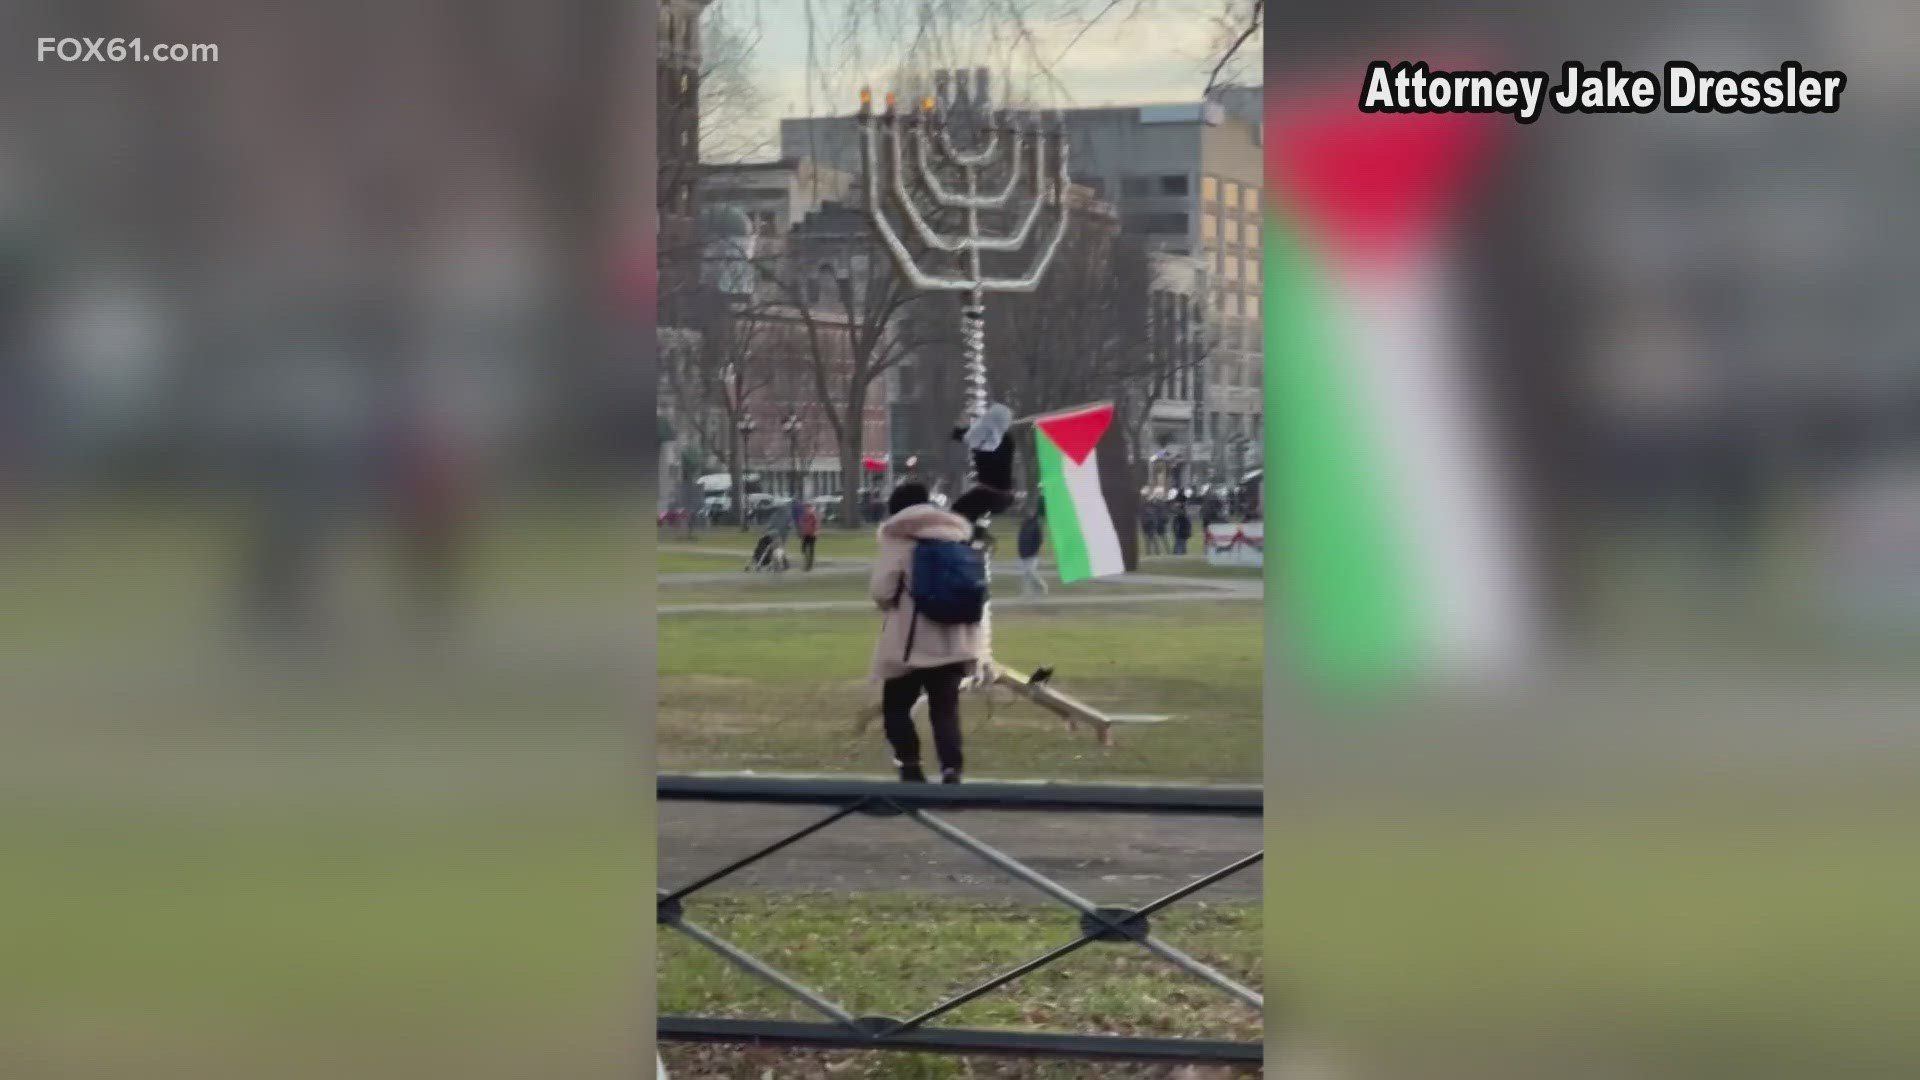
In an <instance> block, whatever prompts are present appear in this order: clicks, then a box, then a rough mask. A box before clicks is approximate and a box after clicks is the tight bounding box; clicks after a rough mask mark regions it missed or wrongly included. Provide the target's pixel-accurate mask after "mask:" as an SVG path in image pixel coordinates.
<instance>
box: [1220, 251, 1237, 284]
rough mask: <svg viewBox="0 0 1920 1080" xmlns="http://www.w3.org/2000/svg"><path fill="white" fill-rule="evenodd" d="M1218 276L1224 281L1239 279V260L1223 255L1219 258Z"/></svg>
mask: <svg viewBox="0 0 1920 1080" xmlns="http://www.w3.org/2000/svg"><path fill="white" fill-rule="evenodd" d="M1220 277H1221V278H1222V279H1224V280H1226V281H1239V280H1240V260H1239V259H1229V258H1226V257H1225V256H1224V255H1223V256H1222V257H1221V259H1220Z"/></svg>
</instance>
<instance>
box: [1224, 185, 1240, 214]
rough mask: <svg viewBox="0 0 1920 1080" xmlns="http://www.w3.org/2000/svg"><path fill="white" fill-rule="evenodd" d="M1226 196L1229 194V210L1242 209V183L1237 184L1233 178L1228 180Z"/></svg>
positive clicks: (1227, 200)
mask: <svg viewBox="0 0 1920 1080" xmlns="http://www.w3.org/2000/svg"><path fill="white" fill-rule="evenodd" d="M1226 196H1227V197H1226V203H1227V209H1229V210H1238V209H1240V185H1239V184H1236V183H1234V182H1233V181H1231V180H1229V181H1227V191H1226Z"/></svg>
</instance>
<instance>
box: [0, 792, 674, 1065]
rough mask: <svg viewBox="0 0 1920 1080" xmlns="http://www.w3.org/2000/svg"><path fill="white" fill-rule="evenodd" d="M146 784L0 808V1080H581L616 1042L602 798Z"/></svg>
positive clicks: (624, 828) (619, 927)
mask: <svg viewBox="0 0 1920 1080" xmlns="http://www.w3.org/2000/svg"><path fill="white" fill-rule="evenodd" d="M287 764H289V765H292V766H293V771H292V772H291V773H289V774H288V775H294V774H297V775H299V776H301V777H303V778H304V779H305V780H306V781H312V780H314V778H315V775H316V773H317V772H321V771H324V768H325V767H324V766H316V765H314V764H312V763H311V762H308V763H299V762H298V759H289V760H288V762H287ZM160 771H161V770H160V769H158V768H150V769H149V770H147V771H146V773H145V775H144V778H143V780H142V781H140V782H139V783H138V784H136V785H134V786H136V787H139V788H140V789H141V793H140V794H137V795H134V794H128V793H126V792H116V791H114V790H112V787H111V785H93V786H92V787H93V793H92V794H91V795H85V796H83V795H81V794H79V793H78V792H77V791H76V790H75V789H73V788H67V789H60V790H57V791H56V789H52V788H46V789H44V791H43V793H42V794H39V795H35V796H31V797H29V796H27V795H25V794H24V793H18V794H16V793H14V792H13V791H12V790H11V789H10V790H9V792H8V794H7V795H6V796H4V797H0V848H4V850H6V852H7V861H8V875H7V879H8V881H7V884H6V886H5V887H4V889H0V911H4V912H5V921H6V925H7V930H6V932H5V933H4V934H0V966H4V968H5V970H6V971H7V975H8V977H7V978H6V979H5V980H4V982H3V984H0V1017H3V1018H4V1019H0V1061H4V1062H5V1063H6V1068H5V1070H4V1071H5V1072H6V1073H7V1074H8V1075H17V1076H86V1077H123V1076H124V1077H129V1078H132V1077H163V1078H170V1077H200V1078H206V1080H252V1078H254V1077H260V1076H268V1075H271V1076H283V1077H295V1078H301V1080H306V1078H312V1080H321V1078H323V1077H338V1076H349V1075H351V1076H362V1077H369V1078H372V1080H387V1078H392V1080H399V1078H401V1077H405V1076H428V1075H434V1076H439V1075H461V1076H469V1077H489V1078H496V1077H497V1078H499V1080H508V1078H510V1077H516V1076H525V1075H529V1073H530V1071H531V1070H533V1069H534V1067H535V1064H534V1063H536V1062H539V1063H541V1066H542V1067H546V1068H553V1069H555V1070H556V1071H557V1072H559V1073H561V1074H566V1075H591V1074H592V1070H593V1069H594V1068H596V1067H598V1066H597V1065H596V1064H595V1063H596V1062H597V1061H603V1060H605V1058H606V1056H607V1052H608V1049H609V1048H610V1047H613V1046H615V1045H617V1042H618V1040H619V1039H620V1038H621V1036H622V1032H623V1031H624V1030H626V1028H627V1027H628V1025H629V1024H630V1023H631V1019H630V1017H629V1016H627V1015H625V1006H626V1003H627V1002H628V1001H629V1000H630V995H631V987H632V983H633V977H632V972H631V968H630V960H629V959H628V956H627V954H628V951H629V950H628V947H627V946H628V943H631V942H632V941H633V939H634V936H635V933H636V930H635V926H634V918H633V905H634V904H635V903H636V902H638V898H639V896H640V894H642V892H643V891H644V889H645V887H646V882H645V878H646V875H645V873H644V871H643V870H640V869H636V868H637V867H642V866H644V863H643V862H636V861H634V860H636V859H641V860H644V859H645V858H647V857H648V855H649V853H650V848H651V844H650V842H649V841H648V839H647V838H643V837H642V836H641V835H640V834H638V833H637V832H636V831H635V828H634V823H633V822H632V821H631V820H630V814H629V812H628V810H627V804H626V803H625V801H624V800H622V799H621V798H620V797H619V796H618V795H617V791H618V789H617V788H616V787H614V786H613V784H612V781H613V780H616V779H617V777H613V776H609V777H608V778H607V780H608V783H605V784H602V785H600V786H598V788H597V789H592V788H587V789H583V788H581V787H580V786H578V785H577V784H576V785H575V786H574V787H573V789H572V791H571V792H569V791H566V790H564V789H562V788H559V787H558V786H556V787H555V788H554V789H553V790H551V791H548V792H546V793H545V794H536V795H534V797H532V798H514V797H505V796H503V795H502V793H501V787H500V785H499V784H498V783H497V782H496V784H495V786H494V787H493V789H492V791H491V793H488V792H487V791H486V790H485V789H484V788H480V789H476V790H473V791H471V792H469V793H467V794H466V795H465V796H460V797H454V798H446V799H440V800H438V801H436V799H435V798H434V797H432V796H424V797H422V796H415V795H413V794H409V793H406V792H401V793H399V794H393V793H388V794H382V795H371V794H369V792H370V791H371V790H374V789H373V788H370V787H369V786H368V785H366V784H365V783H364V781H363V782H361V783H359V784H357V785H356V784H353V783H352V781H351V780H349V782H348V784H347V785H346V786H343V787H341V788H339V789H338V790H336V791H334V793H333V795H332V796H327V795H323V794H321V792H322V791H323V790H324V787H325V785H324V784H321V785H319V786H316V787H312V788H308V789H307V791H308V793H307V794H306V795H305V796H302V795H299V794H293V793H291V792H289V791H286V790H280V791H265V790H263V791H261V792H260V793H258V794H248V795H234V794H233V793H232V792H231V791H224V790H223V793H221V794H212V793H210V791H211V789H226V788H228V787H229V786H230V785H235V784H238V785H240V787H239V790H245V786H246V785H245V781H246V777H245V776H244V775H243V774H242V771H241V770H240V769H239V768H237V767H236V769H235V771H234V772H232V773H229V774H226V775H225V776H224V777H223V776H220V775H215V774H212V773H209V774H207V775H203V776H201V777H199V785H198V786H199V787H200V790H192V791H185V790H183V791H179V792H177V793H175V794H173V795H171V796H168V795H164V794H161V793H160V791H159V790H158V789H157V788H156V787H152V786H149V785H151V784H152V782H153V780H152V778H153V777H154V776H155V775H156V774H157V773H158V772H160ZM397 775H399V774H391V773H390V776H394V777H397ZM77 781H78V777H76V787H77V786H78V783H77ZM389 782H390V781H389ZM295 786H296V787H302V786H304V785H303V784H296V785H295ZM595 790H597V791H598V792H600V793H604V795H605V796H606V797H605V798H604V799H600V798H599V796H598V795H596V794H595V793H594V791H595ZM349 796H350V797H349Z"/></svg>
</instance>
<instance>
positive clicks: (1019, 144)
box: [859, 75, 1070, 419]
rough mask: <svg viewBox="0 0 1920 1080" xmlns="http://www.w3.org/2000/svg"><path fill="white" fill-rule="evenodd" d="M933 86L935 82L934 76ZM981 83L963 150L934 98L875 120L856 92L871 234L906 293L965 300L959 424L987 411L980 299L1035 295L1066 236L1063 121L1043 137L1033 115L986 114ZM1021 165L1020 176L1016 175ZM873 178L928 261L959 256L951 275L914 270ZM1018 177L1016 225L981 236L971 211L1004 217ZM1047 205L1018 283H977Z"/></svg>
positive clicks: (867, 97) (890, 107) (1023, 241)
mask: <svg viewBox="0 0 1920 1080" xmlns="http://www.w3.org/2000/svg"><path fill="white" fill-rule="evenodd" d="M941 82H942V83H944V82H945V76H944V75H943V76H942V77H941ZM982 83H983V85H982V90H981V93H980V95H979V97H978V98H977V99H976V101H977V102H978V104H977V105H976V106H975V109H974V111H975V112H976V113H977V116H976V117H975V118H976V119H977V120H979V121H980V123H979V124H978V125H977V126H978V127H979V130H980V133H981V137H982V140H983V141H982V142H981V144H980V145H977V146H975V147H974V148H972V149H968V150H962V149H961V148H960V147H958V146H956V145H955V140H954V136H953V125H952V123H951V120H952V119H954V117H952V116H951V115H950V112H951V110H950V108H949V107H948V106H947V105H946V104H945V103H943V102H942V101H940V100H939V99H937V98H935V97H933V96H931V95H929V96H927V97H925V98H922V99H921V101H920V108H919V110H918V111H917V112H911V111H909V112H902V111H901V110H900V109H898V108H897V107H896V105H895V99H894V95H893V94H891V93H889V94H887V96H886V111H885V112H884V113H881V114H880V115H878V116H876V115H874V112H873V93H872V91H871V90H862V91H860V117H859V118H860V147H861V154H862V158H863V160H864V164H865V167H866V180H867V213H868V215H869V216H871V217H872V219H873V227H874V230H875V231H876V232H877V233H879V236H880V240H881V242H882V243H883V244H885V245H886V248H887V253H888V255H889V256H891V257H892V259H893V263H894V266H895V267H896V268H897V269H898V270H899V271H900V274H901V275H902V276H903V277H905V278H906V279H907V281H908V282H909V283H911V284H912V285H913V287H914V288H916V289H928V290H934V291H941V292H963V293H966V294H967V301H966V303H965V304H964V305H962V307H961V308H960V326H961V333H962V340H963V342H964V353H965V364H964V366H963V378H964V380H965V385H966V388H967V416H968V418H969V419H977V418H978V417H979V416H980V414H981V413H983V412H985V411H986V408H987V348H986V343H987V333H986V294H987V293H990V292H1032V291H1033V290H1034V289H1036V288H1038V287H1039V285H1040V279H1041V278H1042V277H1044V276H1045V275H1046V272H1047V267H1048V266H1049V265H1050V264H1051V263H1052V262H1053V256H1054V253H1055V252H1057V251H1059V250H1060V241H1061V240H1062V239H1063V238H1065V236H1066V235H1067V221H1068V219H1069V217H1070V214H1069V213H1068V207H1067V184H1068V180H1067V140H1066V132H1065V125H1064V123H1056V124H1055V125H1054V126H1053V127H1052V128H1051V129H1050V130H1049V129H1047V128H1045V127H1044V126H1043V125H1042V123H1041V122H1040V120H1039V118H1038V117H1037V116H1024V117H1023V116H1021V115H1019V114H1016V113H1013V112H1010V111H1006V110H1001V111H1000V112H998V113H995V112H993V111H991V110H989V109H987V108H986V106H985V102H984V98H985V87H984V77H983V79H982ZM1003 141H1004V144H1005V145H1004V147H1003V145H1002V143H1003ZM882 144H884V154H885V158H884V160H883V159H882V156H881V155H882V152H883V151H882ZM909 156H911V166H910V165H909ZM1029 160H1030V161H1031V172H1030V174H1029V173H1028V172H1027V170H1024V169H1023V168H1022V166H1023V165H1024V164H1026V163H1027V162H1028V161H1029ZM1050 162H1051V168H1049V163H1050ZM1002 164H1004V165H1005V173H1006V176H1005V179H1004V181H1003V182H1002V184H1001V185H1000V187H999V190H998V191H994V192H991V193H989V194H984V195H983V194H981V192H980V180H981V177H982V176H983V175H984V174H987V173H989V172H991V171H994V170H995V169H996V168H998V167H999V166H1001V165H1002ZM882 173H885V174H886V177H887V186H886V190H885V194H886V196H890V198H891V201H892V203H893V205H894V206H895V208H896V209H898V211H899V213H900V217H901V218H902V219H903V220H905V221H906V223H907V227H908V228H909V229H910V230H911V231H912V234H913V237H914V239H915V240H917V241H918V242H919V243H920V245H921V246H923V247H925V248H926V249H928V251H927V253H928V254H934V253H938V254H942V255H955V256H959V257H960V258H958V259H956V260H954V261H955V262H957V263H958V266H957V268H956V269H954V270H951V271H947V272H941V271H938V270H932V269H929V268H927V267H924V266H922V265H921V264H920V263H919V262H918V261H917V260H916V259H915V257H914V254H913V252H911V251H909V250H908V249H907V245H906V243H905V241H903V240H902V239H901V236H900V233H899V231H898V230H897V229H895V228H894V225H893V222H892V220H891V219H889V218H888V216H887V213H886V204H887V202H888V198H884V197H883V195H882V188H881V174H882ZM1028 175H1030V176H1031V187H1032V192H1031V197H1030V201H1029V202H1028V203H1027V208H1026V210H1025V212H1024V213H1022V214H1021V215H1020V222H1019V225H1018V226H1017V227H1015V228H1014V229H1013V230H1012V231H1011V232H1008V233H1005V234H1002V235H998V236H989V235H987V234H986V233H984V232H983V231H982V227H981V223H980V212H981V211H983V210H987V211H996V210H1011V209H1012V208H1013V207H1014V205H1015V198H1016V196H1017V195H1018V194H1019V190H1020V188H1021V187H1022V184H1021V180H1022V179H1024V178H1026V176H1028ZM910 177H912V178H913V179H911V180H910V179H909V178H910ZM916 191H920V192H924V193H925V197H926V199H927V201H928V202H929V203H930V204H931V205H932V207H933V208H934V209H936V210H959V211H963V212H964V215H965V231H964V232H963V233H961V234H959V235H948V234H946V233H943V232H941V231H940V230H937V229H935V228H934V227H933V225H932V224H930V223H929V222H928V220H927V216H926V214H925V213H924V212H923V211H922V210H921V208H920V204H919V199H918V197H917V196H916V195H915V192H916ZM1048 204H1051V205H1052V206H1053V207H1054V214H1055V216H1054V221H1053V228H1052V231H1051V233H1050V234H1049V235H1048V237H1047V239H1046V241H1045V243H1043V244H1042V245H1041V246H1040V249H1039V252H1038V253H1037V255H1036V256H1035V258H1034V260H1033V262H1032V264H1031V265H1030V266H1029V267H1028V269H1027V271H1026V273H1025V274H1023V275H1021V276H1019V277H989V276H987V272H986V269H985V265H984V263H985V259H984V256H985V255H986V253H988V252H1012V251H1019V250H1021V249H1022V248H1024V247H1026V246H1027V241H1028V240H1029V239H1030V238H1031V237H1032V235H1033V232H1034V226H1035V225H1036V224H1037V223H1038V222H1039V220H1040V211H1041V208H1042V207H1043V206H1044V205H1048Z"/></svg>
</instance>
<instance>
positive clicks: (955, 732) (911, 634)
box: [868, 481, 980, 784]
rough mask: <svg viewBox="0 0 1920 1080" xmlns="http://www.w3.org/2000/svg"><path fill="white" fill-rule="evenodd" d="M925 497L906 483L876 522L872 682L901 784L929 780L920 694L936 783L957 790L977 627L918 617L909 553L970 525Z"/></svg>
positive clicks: (968, 534) (920, 487)
mask: <svg viewBox="0 0 1920 1080" xmlns="http://www.w3.org/2000/svg"><path fill="white" fill-rule="evenodd" d="M929 498H930V497H929V495H928V493H927V487H926V485H925V484H921V483H918V482H914V481H909V482H907V483H904V484H901V485H900V486H899V487H897V488H895V489H894V490H893V494H892V495H891V496H890V497H889V498H888V500H887V519H886V520H885V521H883V522H881V523H880V529H879V532H878V535H877V539H878V541H879V553H878V555H877V556H876V557H875V559H874V563H873V576H872V578H871V579H870V580H869V582H868V592H869V593H870V594H871V595H872V597H873V602H874V603H875V604H877V605H879V607H880V610H881V612H882V615H883V621H882V622H881V624H880V638H879V640H878V641H877V642H875V643H874V648H873V667H872V672H871V676H872V679H873V681H875V682H877V683H879V684H880V685H881V695H880V709H881V717H882V722H883V724H884V727H885V730H886V735H887V742H888V743H889V744H890V745H891V746H892V747H893V759H894V761H893V763H894V765H895V767H897V768H898V769H899V770H900V779H902V780H908V781H924V780H926V778H927V777H926V774H925V773H924V772H923V771H922V770H921V767H920V736H919V733H918V732H916V731H915V730H914V726H913V705H914V702H916V701H918V700H919V699H920V695H921V694H925V695H927V717H928V719H929V721H930V722H931V723H932V726H933V746H934V752H935V754H936V755H938V757H939V759H940V779H941V782H943V783H948V784H957V783H959V782H960V769H961V764H962V762H961V753H960V684H961V682H962V681H963V680H964V679H966V677H967V676H968V675H970V674H972V673H973V668H974V665H975V664H976V663H977V662H978V661H979V659H980V627H979V625H978V624H973V625H956V624H951V623H938V622H934V621H933V620H932V619H926V618H921V617H919V615H918V614H917V613H916V612H915V610H914V605H913V591H912V590H913V581H912V574H913V551H914V544H915V543H916V542H917V541H920V540H958V541H967V540H970V539H972V537H973V526H972V524H970V523H969V522H968V521H967V519H966V518H963V517H961V516H960V515H959V514H955V513H951V512H949V511H947V510H942V509H941V508H940V507H938V506H935V505H933V503H932V502H931V501H929Z"/></svg>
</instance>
